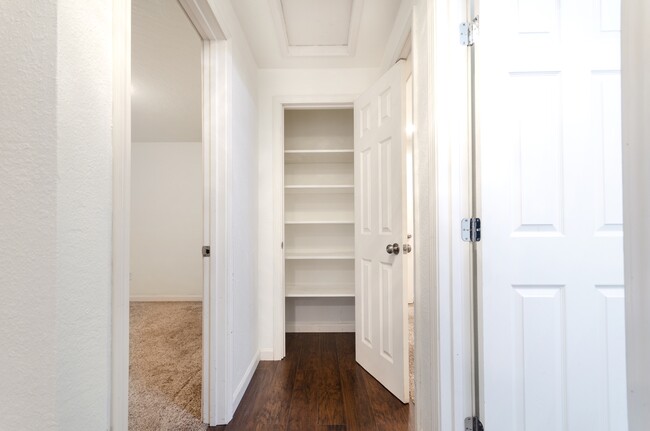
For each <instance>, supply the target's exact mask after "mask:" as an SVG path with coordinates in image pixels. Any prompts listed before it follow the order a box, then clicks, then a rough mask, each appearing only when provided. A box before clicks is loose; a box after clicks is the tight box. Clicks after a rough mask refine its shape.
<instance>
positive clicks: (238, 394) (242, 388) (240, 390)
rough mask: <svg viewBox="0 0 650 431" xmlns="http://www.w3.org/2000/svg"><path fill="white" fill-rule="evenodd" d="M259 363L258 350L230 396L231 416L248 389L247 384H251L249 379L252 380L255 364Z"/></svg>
mask: <svg viewBox="0 0 650 431" xmlns="http://www.w3.org/2000/svg"><path fill="white" fill-rule="evenodd" d="M259 363H260V351H259V350H258V351H257V353H256V354H255V356H253V360H252V361H251V363H250V364H248V368H246V372H245V373H244V377H242V379H241V381H240V382H239V384H238V385H237V389H235V392H234V394H233V396H232V410H230V411H231V412H232V414H234V413H235V411H236V410H237V407H238V406H239V403H240V402H241V399H242V397H243V396H244V393H245V392H246V389H248V384H249V383H250V382H251V379H252V378H253V374H255V369H256V368H257V364H259Z"/></svg>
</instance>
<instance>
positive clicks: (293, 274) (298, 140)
mask: <svg viewBox="0 0 650 431" xmlns="http://www.w3.org/2000/svg"><path fill="white" fill-rule="evenodd" d="M284 115H285V117H284V119H285V121H284V239H285V241H284V247H285V250H284V251H285V253H284V257H285V262H284V263H285V296H286V308H285V310H286V315H285V317H286V330H287V332H335V331H342V332H353V331H354V277H355V274H354V116H353V110H352V108H348V109H295V110H286V111H285V113H284Z"/></svg>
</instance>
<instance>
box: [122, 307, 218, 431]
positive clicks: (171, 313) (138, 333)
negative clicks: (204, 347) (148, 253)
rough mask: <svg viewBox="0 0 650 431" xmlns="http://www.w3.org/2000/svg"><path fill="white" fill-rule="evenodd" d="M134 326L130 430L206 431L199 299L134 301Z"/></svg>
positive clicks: (131, 341) (131, 344)
mask: <svg viewBox="0 0 650 431" xmlns="http://www.w3.org/2000/svg"><path fill="white" fill-rule="evenodd" d="M130 327H131V328H130V343H129V344H130V349H131V352H130V360H131V363H130V367H129V370H130V381H129V430H130V431H153V430H156V431H171V430H174V431H194V430H197V431H198V430H205V429H206V428H207V427H206V425H204V424H203V423H201V303H200V302H134V303H132V304H131V322H130Z"/></svg>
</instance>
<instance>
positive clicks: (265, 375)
mask: <svg viewBox="0 0 650 431" xmlns="http://www.w3.org/2000/svg"><path fill="white" fill-rule="evenodd" d="M277 366H278V363H277V362H275V361H260V363H259V365H258V366H257V369H256V370H255V374H253V378H252V379H251V382H250V384H249V386H248V389H247V390H246V392H245V393H244V397H243V398H242V400H241V402H240V403H239V407H238V408H237V411H236V412H235V415H234V417H233V419H232V421H230V423H229V424H228V429H242V430H253V429H255V427H256V425H257V424H256V422H255V418H256V417H257V415H258V411H259V410H260V408H261V407H262V406H264V405H265V401H266V399H267V398H268V397H269V391H268V390H267V388H268V386H269V385H270V383H271V381H272V380H273V376H274V375H275V371H276V368H277Z"/></svg>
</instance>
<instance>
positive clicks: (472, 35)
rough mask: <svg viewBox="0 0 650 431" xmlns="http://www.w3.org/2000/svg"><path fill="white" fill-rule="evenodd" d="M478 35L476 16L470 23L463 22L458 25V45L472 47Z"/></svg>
mask: <svg viewBox="0 0 650 431" xmlns="http://www.w3.org/2000/svg"><path fill="white" fill-rule="evenodd" d="M477 34H478V16H477V17H475V18H474V19H473V20H472V22H463V23H461V24H460V44H461V45H463V46H473V45H474V41H475V40H476V35H477Z"/></svg>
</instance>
